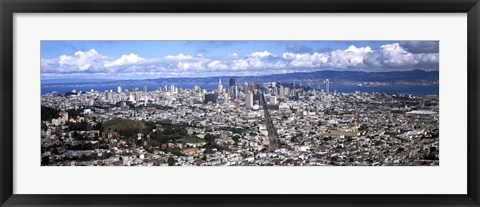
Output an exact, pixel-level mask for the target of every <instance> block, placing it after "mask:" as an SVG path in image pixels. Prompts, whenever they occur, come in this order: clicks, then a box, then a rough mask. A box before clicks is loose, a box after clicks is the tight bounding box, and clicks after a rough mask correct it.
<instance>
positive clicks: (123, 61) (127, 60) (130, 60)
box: [104, 53, 145, 67]
mask: <svg viewBox="0 0 480 207" xmlns="http://www.w3.org/2000/svg"><path fill="white" fill-rule="evenodd" d="M144 61H145V59H144V58H141V57H139V56H138V55H135V54H133V53H130V54H129V55H122V57H120V58H118V59H116V60H114V61H110V62H106V63H105V64H104V66H105V67H112V66H120V65H128V64H134V63H140V62H144Z"/></svg>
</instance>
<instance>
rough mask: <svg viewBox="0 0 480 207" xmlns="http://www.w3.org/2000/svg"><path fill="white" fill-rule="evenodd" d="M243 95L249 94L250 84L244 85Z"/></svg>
mask: <svg viewBox="0 0 480 207" xmlns="http://www.w3.org/2000/svg"><path fill="white" fill-rule="evenodd" d="M243 93H244V94H247V93H248V83H247V82H245V84H243Z"/></svg>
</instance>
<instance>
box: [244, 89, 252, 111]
mask: <svg viewBox="0 0 480 207" xmlns="http://www.w3.org/2000/svg"><path fill="white" fill-rule="evenodd" d="M245 104H246V105H247V108H252V107H253V93H252V92H248V93H247V95H246V97H245Z"/></svg>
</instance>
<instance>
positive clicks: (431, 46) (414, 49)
mask: <svg viewBox="0 0 480 207" xmlns="http://www.w3.org/2000/svg"><path fill="white" fill-rule="evenodd" d="M399 44H400V46H402V47H403V48H405V50H407V51H408V52H411V53H438V52H439V42H438V41H401V42H399Z"/></svg>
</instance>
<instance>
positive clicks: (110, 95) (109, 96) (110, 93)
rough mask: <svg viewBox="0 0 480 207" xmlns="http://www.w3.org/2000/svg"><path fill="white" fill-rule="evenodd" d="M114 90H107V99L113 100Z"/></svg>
mask: <svg viewBox="0 0 480 207" xmlns="http://www.w3.org/2000/svg"><path fill="white" fill-rule="evenodd" d="M112 95H113V94H112V92H110V91H105V96H106V98H107V101H111V100H112Z"/></svg>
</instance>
